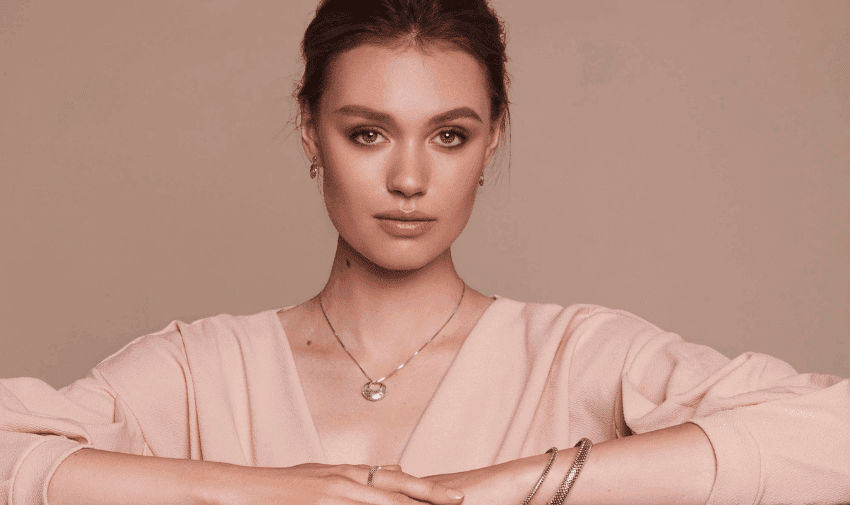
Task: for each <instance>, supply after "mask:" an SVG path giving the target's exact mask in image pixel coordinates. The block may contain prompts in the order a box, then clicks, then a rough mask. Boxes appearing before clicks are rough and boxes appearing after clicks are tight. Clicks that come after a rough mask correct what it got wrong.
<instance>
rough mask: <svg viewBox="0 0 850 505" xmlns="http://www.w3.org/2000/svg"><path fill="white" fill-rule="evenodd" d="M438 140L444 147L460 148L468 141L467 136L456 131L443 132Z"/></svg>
mask: <svg viewBox="0 0 850 505" xmlns="http://www.w3.org/2000/svg"><path fill="white" fill-rule="evenodd" d="M436 138H437V139H438V142H439V144H440V145H441V146H443V147H460V146H461V145H462V144H463V142H464V141H465V140H466V136H465V135H464V134H462V133H461V132H459V131H456V130H443V131H441V132H440V133H439V134H437V137H436Z"/></svg>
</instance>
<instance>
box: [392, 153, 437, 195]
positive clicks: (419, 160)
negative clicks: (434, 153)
mask: <svg viewBox="0 0 850 505" xmlns="http://www.w3.org/2000/svg"><path fill="white" fill-rule="evenodd" d="M430 164H431V160H430V159H429V156H428V153H427V152H426V150H425V148H424V147H420V146H417V145H415V144H414V143H413V142H411V143H409V144H407V145H404V146H403V148H401V149H399V150H398V152H397V153H396V155H395V156H393V157H392V158H391V159H390V167H389V170H388V172H387V190H388V191H389V192H390V193H395V194H399V195H402V196H404V197H405V198H412V197H414V196H417V195H424V194H425V190H426V189H427V187H428V179H429V176H430V172H431V169H430Z"/></svg>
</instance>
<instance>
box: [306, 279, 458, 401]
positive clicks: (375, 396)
mask: <svg viewBox="0 0 850 505" xmlns="http://www.w3.org/2000/svg"><path fill="white" fill-rule="evenodd" d="M465 294H466V283H465V282H464V283H463V291H461V293H460V300H458V302H457V305H456V306H455V309H454V310H453V311H452V315H450V316H449V318H448V319H446V322H445V323H443V325H442V326H440V329H439V330H437V332H436V333H434V336H433V337H431V338H429V339H428V341H427V342H425V344H423V345H422V347H420V348H419V350H417V351H416V352H415V353H413V355H412V356H411V357H409V358H407V360H405V362H404V363H402V364H401V365H399V366H398V367H397V368H396V369H395V370H393V371H392V372H390V373H388V374H387V375H385V376H383V377H381V378H380V379H378V380H372V378H371V377H369V374H367V373H366V370H363V367H362V366H360V363H358V362H357V360H356V359H354V356H353V355H352V354H351V351H349V350H348V348H347V347H345V344H343V343H342V339H340V338H339V335H337V334H336V330H335V329H334V327H333V325H332V324H331V320H330V319H328V314H327V312H325V305H324V304H323V303H322V297H321V296H319V307H320V308H321V309H322V315H323V316H325V321H326V322H327V323H328V327H329V328H330V329H331V333H333V335H334V337H336V340H337V342H339V345H341V346H342V349H343V350H344V351H345V353H346V354H348V356H349V357H350V358H351V360H352V361H354V364H355V365H357V368H359V369H360V371H361V372H363V375H365V376H366V378H367V379H369V382H368V383H366V385H364V386H363V395H364V396H366V398H367V399H369V400H372V401H377V400H380V399H381V398H383V397H384V394H386V387H385V386H384V385H383V384H382V382H383V381H385V380H387V379H389V378H390V377H392V376H393V375H395V373H396V372H398V371H399V370H401V369H402V368H404V365H406V364H408V363H409V362H410V360H412V359H413V358H415V357H416V355H417V354H419V351H421V350H422V349H425V346H427V345H428V344H430V343H431V341H432V340H434V339H435V338H436V337H437V335H439V334H440V332H441V331H443V328H445V327H446V325H448V324H449V321H451V320H452V318H454V317H455V314H456V313H457V309H459V308H460V304H461V302H463V296H464V295H465ZM373 384H375V385H378V386H380V388H381V389H380V390H381V392H380V393H376V391H374V390H372V395H371V396H372V397H370V395H368V394H367V391H368V390H369V389H370V387H371V385H373Z"/></svg>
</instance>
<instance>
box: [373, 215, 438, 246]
mask: <svg viewBox="0 0 850 505" xmlns="http://www.w3.org/2000/svg"><path fill="white" fill-rule="evenodd" d="M399 214H401V213H398V214H396V213H383V214H376V215H375V218H377V220H378V226H380V227H381V229H382V230H384V232H386V233H387V234H388V235H391V236H393V237H397V238H408V239H410V238H414V237H419V236H421V235H424V234H426V233H427V232H428V230H430V229H431V228H432V227H433V226H434V223H436V221H437V220H436V219H435V218H433V217H431V216H427V215H425V214H420V215H417V213H415V212H411V213H410V214H402V215H399Z"/></svg>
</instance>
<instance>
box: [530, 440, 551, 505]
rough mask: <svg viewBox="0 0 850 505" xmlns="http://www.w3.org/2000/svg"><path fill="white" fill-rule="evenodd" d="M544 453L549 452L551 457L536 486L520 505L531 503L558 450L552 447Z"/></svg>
mask: <svg viewBox="0 0 850 505" xmlns="http://www.w3.org/2000/svg"><path fill="white" fill-rule="evenodd" d="M546 452H547V453H550V452H551V453H552V456H551V457H550V458H549V462H548V463H546V468H544V469H543V474H542V475H541V476H540V478H539V479H538V480H537V484H535V485H534V489H532V490H531V492H530V493H528V496H526V497H525V500H523V501H522V504H521V505H528V504H529V503H531V499H532V498H533V497H534V494H535V493H537V490H538V489H540V485H541V484H543V479H545V478H546V476H547V475H549V469H550V468H552V463H554V462H555V458H557V457H558V448H557V447H552V448H551V449H549V450H548V451H546Z"/></svg>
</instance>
